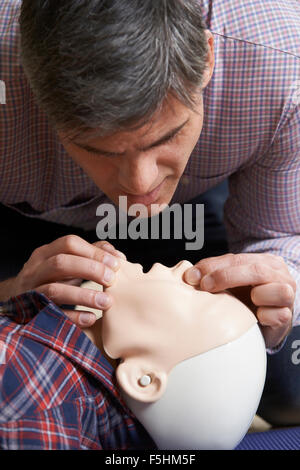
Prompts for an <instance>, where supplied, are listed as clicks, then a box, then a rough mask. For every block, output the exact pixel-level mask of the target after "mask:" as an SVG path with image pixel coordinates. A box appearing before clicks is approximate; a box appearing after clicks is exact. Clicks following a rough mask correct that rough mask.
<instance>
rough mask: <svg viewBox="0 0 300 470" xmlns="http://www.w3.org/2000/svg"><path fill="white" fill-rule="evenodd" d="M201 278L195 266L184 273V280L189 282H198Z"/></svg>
mask: <svg viewBox="0 0 300 470" xmlns="http://www.w3.org/2000/svg"><path fill="white" fill-rule="evenodd" d="M200 279H201V272H200V271H199V269H197V268H191V269H189V270H188V271H187V273H186V281H187V282H188V283H189V284H198V282H199V281H200Z"/></svg>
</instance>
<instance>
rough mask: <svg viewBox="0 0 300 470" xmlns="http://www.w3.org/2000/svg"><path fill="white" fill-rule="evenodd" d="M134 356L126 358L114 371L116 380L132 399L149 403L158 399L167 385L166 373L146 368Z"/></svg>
mask: <svg viewBox="0 0 300 470" xmlns="http://www.w3.org/2000/svg"><path fill="white" fill-rule="evenodd" d="M139 361H140V360H138V359H136V358H131V359H126V360H125V361H124V362H122V363H121V364H120V365H119V366H118V368H117V371H116V377H117V381H118V383H119V385H120V387H121V388H122V389H123V390H124V392H125V393H126V394H127V395H129V397H131V398H133V399H134V400H138V401H141V402H144V403H151V402H154V401H157V400H159V398H160V397H161V396H162V395H163V394H164V392H165V389H166V386H167V381H168V379H167V374H166V373H165V372H160V371H154V370H151V368H147V366H145V363H144V364H143V363H142V362H139Z"/></svg>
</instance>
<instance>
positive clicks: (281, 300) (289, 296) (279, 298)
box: [251, 282, 295, 309]
mask: <svg viewBox="0 0 300 470" xmlns="http://www.w3.org/2000/svg"><path fill="white" fill-rule="evenodd" d="M251 300H252V302H253V303H254V304H255V305H257V306H260V305H265V306H277V307H289V308H290V309H292V307H293V305H294V301H295V292H294V290H293V288H292V287H291V285H290V284H287V283H280V282H273V283H270V284H264V285H261V286H256V287H253V289H251Z"/></svg>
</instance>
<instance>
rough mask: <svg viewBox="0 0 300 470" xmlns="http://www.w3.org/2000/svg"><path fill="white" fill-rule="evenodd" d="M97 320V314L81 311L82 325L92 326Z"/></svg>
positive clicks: (80, 321)
mask: <svg viewBox="0 0 300 470" xmlns="http://www.w3.org/2000/svg"><path fill="white" fill-rule="evenodd" d="M95 321H96V316H95V315H94V314H93V313H81V314H80V315H79V323H80V325H82V326H91V325H93V323H95Z"/></svg>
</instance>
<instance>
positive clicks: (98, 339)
mask: <svg viewBox="0 0 300 470" xmlns="http://www.w3.org/2000/svg"><path fill="white" fill-rule="evenodd" d="M82 331H83V332H84V333H85V334H86V335H87V336H88V338H89V339H90V340H91V341H92V343H94V345H95V346H96V347H97V348H98V349H99V350H100V351H101V353H102V355H103V356H104V357H105V359H106V360H107V361H108V362H109V363H110V364H111V365H112V367H113V368H114V369H116V368H117V365H118V359H112V358H111V357H109V356H108V355H107V354H106V352H105V351H104V348H103V343H102V318H99V320H96V322H95V323H94V324H93V325H92V326H90V327H89V328H83V329H82Z"/></svg>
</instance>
